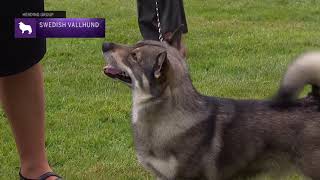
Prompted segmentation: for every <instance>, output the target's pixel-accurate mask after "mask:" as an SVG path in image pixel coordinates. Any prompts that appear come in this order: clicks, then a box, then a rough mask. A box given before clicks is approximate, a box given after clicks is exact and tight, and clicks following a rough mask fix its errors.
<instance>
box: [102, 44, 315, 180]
mask: <svg viewBox="0 0 320 180" xmlns="http://www.w3.org/2000/svg"><path fill="white" fill-rule="evenodd" d="M173 40H174V38H173ZM172 42H174V41H172ZM102 49H103V54H104V57H105V59H106V62H107V66H106V67H105V68H104V73H105V74H106V75H107V76H109V77H111V78H115V79H118V80H120V81H122V82H124V83H125V84H127V85H129V86H130V87H131V89H132V96H133V107H132V127H133V131H134V144H135V150H136V153H137V158H138V160H139V162H140V163H141V164H142V166H143V167H144V168H145V169H146V170H148V171H150V172H151V173H152V174H153V175H154V176H155V177H156V178H157V179H158V180H226V179H235V178H238V177H250V176H251V175H256V174H257V173H258V172H261V171H272V172H276V170H278V172H279V174H277V175H276V176H275V178H274V179H281V178H279V177H280V175H281V174H283V172H284V170H285V169H288V168H289V167H290V168H295V169H297V170H299V171H300V172H301V173H302V174H303V175H304V176H305V177H306V178H307V179H312V180H320V111H319V110H320V109H319V105H320V103H319V102H320V98H319V97H320V96H319V89H318V87H319V86H320V53H306V54H304V55H302V56H300V57H299V58H297V59H296V60H295V61H294V62H293V63H292V64H291V65H290V66H289V68H288V70H287V72H286V74H285V75H284V77H283V79H282V82H281V85H280V88H279V91H278V93H277V95H276V96H275V98H273V99H271V100H234V99H228V98H218V97H208V96H204V95H201V94H199V92H197V90H196V89H195V88H194V87H193V85H192V82H191V79H190V76H189V74H188V69H187V64H186V61H185V59H184V57H182V56H181V55H180V53H179V52H178V50H177V49H176V48H175V47H174V46H172V44H171V43H167V42H157V41H140V42H138V43H137V44H135V45H132V46H124V45H118V44H114V43H104V44H103V47H102ZM307 84H311V85H312V86H313V88H312V92H311V93H310V94H309V95H308V96H307V97H305V98H301V99H299V98H298V95H299V92H300V91H301V90H302V89H303V87H304V86H305V85H307ZM290 168H289V169H290Z"/></svg>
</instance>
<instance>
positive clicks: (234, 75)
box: [0, 0, 320, 180]
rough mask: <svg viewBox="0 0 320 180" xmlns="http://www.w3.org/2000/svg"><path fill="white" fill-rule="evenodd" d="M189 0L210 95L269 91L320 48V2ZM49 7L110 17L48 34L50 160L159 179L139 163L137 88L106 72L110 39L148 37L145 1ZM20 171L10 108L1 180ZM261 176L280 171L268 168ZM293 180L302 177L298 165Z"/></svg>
mask: <svg viewBox="0 0 320 180" xmlns="http://www.w3.org/2000/svg"><path fill="white" fill-rule="evenodd" d="M184 2H185V8H186V14H187V17H188V25H189V33H188V34H187V36H186V37H185V43H186V45H187V47H188V64H189V69H190V73H191V76H192V79H193V82H194V85H195V87H196V88H197V89H198V90H199V91H200V92H201V93H203V94H206V95H212V96H221V97H233V98H241V99H245V98H259V99H262V98H269V97H271V96H272V95H273V94H274V92H275V91H276V89H277V87H278V84H279V81H280V79H281V76H282V74H283V72H284V70H285V68H286V66H287V64H289V63H290V61H291V59H292V58H294V57H296V56H297V55H299V54H300V53H302V52H305V51H308V50H317V49H319V48H320V39H319V37H320V31H319V27H320V1H318V0H264V1H260V0H259V1H255V0H237V1H233V0H201V1H200V0H185V1H184ZM46 10H66V11H67V16H68V17H102V18H106V20H107V32H106V39H48V42H47V47H48V50H47V54H46V56H45V58H44V60H43V61H42V64H43V66H44V72H45V86H46V122H47V138H46V145H47V151H48V156H49V160H50V164H51V165H52V167H53V168H54V170H55V171H56V172H58V173H59V174H61V175H63V176H64V177H65V179H106V180H108V179H110V180H117V179H119V180H122V179H123V180H127V179H128V180H134V179H137V180H140V179H153V178H152V177H151V176H150V175H149V174H148V173H147V172H145V171H144V170H143V168H141V167H140V166H139V165H138V163H137V160H136V157H135V153H134V150H133V141H132V132H131V128H130V116H131V115H130V108H131V94H130V89H129V88H128V87H126V86H125V85H123V84H121V83H119V82H115V81H113V80H111V79H109V78H107V77H105V76H104V75H103V73H102V67H103V66H104V61H103V58H102V55H101V50H100V49H101V43H102V42H103V41H112V42H117V43H124V44H131V43H134V42H136V41H138V40H140V39H141V36H140V32H139V29H138V25H137V17H136V15H137V13H136V2H135V1H127V0H95V1H91V0H73V1H67V0H47V1H46ZM30 103H32V102H30ZM26 136H27V134H26ZM18 171H19V161H18V156H17V151H16V149H15V144H14V141H13V137H12V133H11V131H10V128H9V125H8V122H7V120H6V119H5V116H4V115H3V113H2V116H1V119H0V179H4V180H8V179H17V174H18ZM253 179H259V180H271V179H278V178H275V177H274V176H272V175H270V174H269V173H266V174H264V175H262V176H261V177H256V178H253ZM284 179H287V180H300V179H302V177H300V176H299V173H295V172H292V173H291V174H289V175H288V176H287V177H285V178H284Z"/></svg>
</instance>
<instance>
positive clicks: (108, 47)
mask: <svg viewBox="0 0 320 180" xmlns="http://www.w3.org/2000/svg"><path fill="white" fill-rule="evenodd" d="M113 45H114V44H113V43H108V42H105V43H103V44H102V52H107V51H110V50H111V49H112V48H113Z"/></svg>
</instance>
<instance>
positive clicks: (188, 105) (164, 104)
mask: <svg viewBox="0 0 320 180" xmlns="http://www.w3.org/2000/svg"><path fill="white" fill-rule="evenodd" d="M177 111H179V113H182V112H195V113H196V112H205V111H208V107H207V105H206V101H205V98H204V97H203V96H202V95H201V94H199V93H198V92H197V91H196V89H195V88H194V87H193V86H192V83H191V80H190V79H187V78H186V79H185V80H184V81H180V82H179V84H177V83H176V84H174V85H172V84H171V85H168V86H167V87H166V88H165V90H164V91H163V93H162V94H161V95H159V96H157V97H154V96H152V95H150V94H149V93H144V92H143V91H139V90H133V122H137V121H143V120H144V119H143V118H146V117H152V115H154V114H156V113H159V114H168V113H175V112H177ZM187 115H188V116H191V115H193V114H190V113H187ZM194 115H195V116H197V115H196V114H194Z"/></svg>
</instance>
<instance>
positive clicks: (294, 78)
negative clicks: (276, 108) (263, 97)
mask: <svg viewBox="0 0 320 180" xmlns="http://www.w3.org/2000/svg"><path fill="white" fill-rule="evenodd" d="M308 84H310V85H312V93H311V94H312V95H314V96H319V87H320V52H309V53H305V54H302V55H301V56H299V57H298V58H297V59H296V60H295V61H294V62H293V63H292V64H291V65H289V67H288V69H287V72H286V73H285V75H284V77H283V79H282V81H281V84H280V88H279V90H278V93H277V95H276V96H275V98H274V103H275V104H279V105H287V104H291V103H293V102H294V101H295V100H296V99H297V97H298V95H299V93H300V92H301V90H302V89H303V88H304V86H306V85H308Z"/></svg>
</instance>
